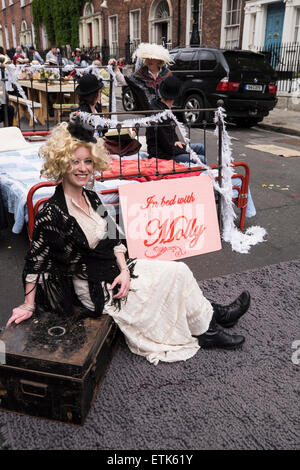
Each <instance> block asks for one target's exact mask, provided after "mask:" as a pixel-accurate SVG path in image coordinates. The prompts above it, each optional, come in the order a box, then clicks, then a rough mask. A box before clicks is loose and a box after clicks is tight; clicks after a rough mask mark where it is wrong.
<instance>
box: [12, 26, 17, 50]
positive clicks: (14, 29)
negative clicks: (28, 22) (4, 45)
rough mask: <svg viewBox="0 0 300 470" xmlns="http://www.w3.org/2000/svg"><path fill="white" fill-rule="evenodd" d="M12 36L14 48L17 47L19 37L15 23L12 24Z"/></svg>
mask: <svg viewBox="0 0 300 470" xmlns="http://www.w3.org/2000/svg"><path fill="white" fill-rule="evenodd" d="M11 34H12V40H13V47H17V35H16V25H15V23H12V24H11Z"/></svg>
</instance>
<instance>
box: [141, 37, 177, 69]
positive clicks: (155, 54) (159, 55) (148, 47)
mask: <svg viewBox="0 0 300 470" xmlns="http://www.w3.org/2000/svg"><path fill="white" fill-rule="evenodd" d="M136 57H140V58H142V59H157V60H161V61H162V62H165V64H169V63H170V62H172V58H171V56H170V53H169V51H168V49H166V48H165V47H163V46H160V45H158V44H150V43H148V42H142V43H141V44H140V45H139V46H138V48H137V49H136V50H135V51H134V53H133V55H132V59H133V60H134V59H135V58H136Z"/></svg>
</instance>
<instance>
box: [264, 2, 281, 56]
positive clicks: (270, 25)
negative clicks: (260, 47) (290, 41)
mask: <svg viewBox="0 0 300 470" xmlns="http://www.w3.org/2000/svg"><path fill="white" fill-rule="evenodd" d="M284 13H285V4H284V3H283V2H276V3H272V4H270V5H268V12H267V22H266V35H265V49H266V50H269V49H271V48H272V47H273V46H275V47H276V46H280V44H281V40H282V28H283V21H284Z"/></svg>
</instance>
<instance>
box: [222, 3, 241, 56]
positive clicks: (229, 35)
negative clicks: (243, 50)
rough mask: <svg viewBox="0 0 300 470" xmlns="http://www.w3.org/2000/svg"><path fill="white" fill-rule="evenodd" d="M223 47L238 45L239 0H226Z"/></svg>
mask: <svg viewBox="0 0 300 470" xmlns="http://www.w3.org/2000/svg"><path fill="white" fill-rule="evenodd" d="M225 15H226V16H225V47H226V48H229V49H231V48H233V47H238V46H239V42H240V24H241V0H227V2H226V13H225Z"/></svg>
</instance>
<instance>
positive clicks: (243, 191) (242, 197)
mask: <svg viewBox="0 0 300 470" xmlns="http://www.w3.org/2000/svg"><path fill="white" fill-rule="evenodd" d="M232 165H233V166H234V167H235V168H237V167H241V168H242V169H243V170H244V174H242V173H235V174H234V175H233V176H232V178H233V179H236V178H240V179H241V181H242V184H241V187H239V186H236V185H233V186H232V189H236V190H237V192H238V196H237V197H236V198H234V199H233V201H234V203H235V204H236V206H237V207H238V208H239V209H240V210H241V213H240V223H239V226H240V229H241V230H243V229H244V224H245V216H246V208H247V200H248V187H249V178H250V169H249V166H248V165H247V163H245V162H233V163H232ZM211 168H213V169H216V168H218V166H217V165H211ZM193 170H195V171H197V170H201V168H200V167H199V169H197V167H193ZM175 173H178V172H175ZM184 173H188V174H189V176H191V175H192V174H193V173H192V172H188V171H184V172H181V174H182V175H183V174H184ZM119 176H120V175H119ZM122 176H123V178H125V177H126V179H137V177H138V176H142V177H143V178H145V179H148V178H147V177H149V175H146V174H142V175H137V174H126V175H125V174H124V173H123V175H122ZM150 176H151V175H150ZM115 178H118V175H116V174H114V175H113V176H110V177H108V178H106V177H105V172H104V173H103V177H102V179H104V180H109V179H115ZM162 178H163V176H162ZM216 179H218V177H216ZM56 184H57V183H55V182H53V181H45V182H42V183H37V184H35V185H34V186H32V188H31V189H30V190H29V192H28V195H27V210H28V236H29V241H30V244H31V242H32V233H33V227H34V217H35V215H36V213H37V211H38V209H39V207H40V206H41V204H43V203H44V202H46V201H47V200H48V198H41V199H39V200H38V201H37V202H36V203H35V204H33V195H34V193H35V192H36V191H37V190H38V189H39V188H42V187H45V186H56ZM117 192H118V189H117V188H116V189H104V190H102V191H101V194H111V193H117ZM216 202H217V203H218V201H216Z"/></svg>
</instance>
